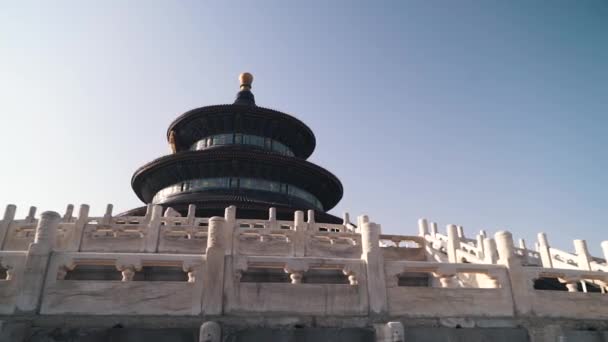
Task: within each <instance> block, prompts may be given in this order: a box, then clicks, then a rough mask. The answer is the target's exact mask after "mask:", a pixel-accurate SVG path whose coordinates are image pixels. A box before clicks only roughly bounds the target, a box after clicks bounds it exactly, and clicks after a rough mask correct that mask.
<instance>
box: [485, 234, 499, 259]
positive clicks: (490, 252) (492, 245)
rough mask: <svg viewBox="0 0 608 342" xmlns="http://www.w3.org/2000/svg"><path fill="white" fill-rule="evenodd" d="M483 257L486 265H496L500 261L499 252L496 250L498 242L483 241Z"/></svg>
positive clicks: (486, 239) (490, 239) (489, 239)
mask: <svg viewBox="0 0 608 342" xmlns="http://www.w3.org/2000/svg"><path fill="white" fill-rule="evenodd" d="M483 255H484V258H483V260H484V262H485V263H486V264H492V265H493V264H496V261H498V251H497V250H496V241H494V239H492V238H488V237H486V238H484V239H483Z"/></svg>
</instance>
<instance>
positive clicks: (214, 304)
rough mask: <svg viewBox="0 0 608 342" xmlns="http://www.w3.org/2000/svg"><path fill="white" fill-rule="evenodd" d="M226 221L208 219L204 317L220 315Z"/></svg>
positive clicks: (215, 218) (222, 294)
mask: <svg viewBox="0 0 608 342" xmlns="http://www.w3.org/2000/svg"><path fill="white" fill-rule="evenodd" d="M225 228H226V220H225V219H224V218H223V217H219V216H214V217H212V218H210V219H209V231H208V238H207V253H206V260H207V262H206V266H207V267H206V274H205V276H203V311H204V313H205V315H221V314H222V311H223V306H222V305H223V304H222V303H223V297H224V264H225V253H226V252H225V250H226V238H225V237H224V230H225Z"/></svg>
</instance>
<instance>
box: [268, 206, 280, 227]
mask: <svg viewBox="0 0 608 342" xmlns="http://www.w3.org/2000/svg"><path fill="white" fill-rule="evenodd" d="M268 228H270V229H279V224H278V223H277V208H269V209H268Z"/></svg>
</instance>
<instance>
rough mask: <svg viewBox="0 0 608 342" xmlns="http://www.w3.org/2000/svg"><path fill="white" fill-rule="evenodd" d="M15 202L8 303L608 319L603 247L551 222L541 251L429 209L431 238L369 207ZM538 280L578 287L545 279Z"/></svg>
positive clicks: (0, 297)
mask: <svg viewBox="0 0 608 342" xmlns="http://www.w3.org/2000/svg"><path fill="white" fill-rule="evenodd" d="M7 209H8V210H7V212H6V213H5V215H4V217H3V219H2V221H0V237H2V239H3V240H2V245H3V246H4V248H5V250H3V251H0V313H2V314H6V315H10V314H14V313H17V312H19V313H22V314H33V315H35V314H42V315H56V314H78V315H147V314H148V315H167V314H168V315H201V314H203V315H209V316H213V315H223V314H235V315H257V314H260V313H263V312H264V313H273V314H277V315H281V314H284V313H292V314H305V315H315V316H316V315H318V316H324V315H325V316H367V315H403V316H411V317H417V316H420V317H453V316H463V315H473V316H475V315H480V316H492V317H505V316H514V315H532V316H540V317H557V316H559V317H562V316H564V317H565V316H567V317H576V314H577V312H578V311H580V310H584V309H583V308H584V307H587V306H589V307H590V308H591V309H590V313H589V314H588V315H587V316H584V315H583V316H581V317H592V316H593V315H596V317H601V318H602V319H604V318H606V317H608V313H606V311H608V309H605V308H606V307H608V306H607V305H606V304H608V303H606V298H608V297H604V296H605V293H606V292H607V278H606V275H605V274H607V273H605V272H600V271H605V270H606V266H607V265H606V262H605V259H600V258H594V257H591V256H590V254H589V252H588V251H587V246H586V244H585V243H584V241H582V240H575V243H574V245H575V251H576V252H575V253H566V252H563V251H560V250H557V249H554V248H551V247H549V244H548V242H547V239H546V236H544V234H541V235H539V242H538V243H537V245H538V247H537V250H536V251H531V250H529V249H527V248H526V247H525V243H524V242H521V241H520V243H519V246H518V247H515V245H514V242H513V238H512V236H511V234H510V233H508V232H498V233H496V234H495V235H494V236H493V237H488V236H487V235H486V234H485V232H483V231H482V232H480V234H479V235H477V238H476V239H474V240H473V239H468V238H466V237H465V236H464V230H463V229H462V227H459V226H456V225H449V226H448V227H447V234H446V235H445V236H443V235H441V234H439V233H438V232H437V231H436V224H431V227H433V226H434V227H435V228H434V229H433V228H431V229H430V231H429V229H428V224H427V223H426V220H421V221H420V222H419V230H420V231H419V232H420V235H419V236H401V235H386V234H382V229H381V227H380V225H378V224H376V223H373V222H371V221H370V220H369V218H367V217H366V216H361V217H359V218H358V220H357V224H356V226H355V225H354V224H352V223H350V222H348V219H345V222H344V224H342V225H339V224H338V225H330V224H322V223H317V222H315V221H314V213H308V220H307V221H304V213H303V212H301V211H297V212H296V213H295V214H294V220H293V221H281V220H276V211H275V210H274V209H272V208H271V209H270V210H269V217H268V220H241V219H236V208H235V207H229V208H226V212H225V215H224V217H212V218H198V217H195V215H194V213H195V209H196V208H194V207H193V206H191V207H190V208H189V212H188V215H186V216H185V217H181V216H178V215H177V214H176V213H175V212H171V211H170V210H169V211H166V212H165V213H164V214H163V213H162V212H161V210H160V207H158V206H150V207H149V208H148V212H147V213H146V215H145V216H142V217H115V216H113V215H112V208H111V206H109V207H108V208H107V210H106V213H105V214H104V215H103V216H101V217H89V216H88V206H81V207H80V209H79V214H78V216H77V217H74V216H73V215H72V211H73V207H71V206H70V207H68V210H67V211H66V214H65V215H63V217H61V216H60V215H59V214H57V213H54V212H45V213H43V214H42V215H40V217H39V218H36V217H35V211H34V210H30V215H28V217H27V218H26V219H24V220H15V219H14V207H10V206H9V208H7ZM32 227H33V228H32ZM602 247H604V251H606V250H607V249H608V245H607V244H606V243H603V244H602ZM11 248H14V249H17V248H24V250H21V251H19V250H17V251H10V250H7V249H11ZM564 260H565V261H564ZM568 260H571V262H568ZM535 263H536V264H540V265H542V267H538V266H535ZM562 263H565V264H564V265H563V264H562ZM566 265H569V266H572V267H571V268H570V269H566ZM3 275H5V276H3ZM3 277H4V279H2V278H3ZM541 278H542V279H541ZM544 278H547V279H548V280H547V279H544ZM539 279H541V280H542V281H552V282H554V283H555V281H558V282H563V284H564V285H563V286H564V287H565V289H567V290H569V291H570V292H567V291H561V292H560V291H546V290H539V289H535V287H538V286H539V284H541V285H542V282H539ZM543 279H544V280H543ZM579 284H580V285H579ZM579 286H580V287H581V289H579ZM586 287H587V289H586ZM587 290H588V291H587ZM592 290H593V291H592ZM594 291H596V292H600V293H592V292H594ZM293 298H306V300H305V301H298V303H300V304H297V305H294V301H293ZM594 301H595V302H594ZM560 307H562V308H563V307H568V308H570V307H572V309H571V310H570V311H571V312H568V313H564V314H560V313H558V311H559V308H560ZM562 311H563V310H562ZM560 315H562V316H560Z"/></svg>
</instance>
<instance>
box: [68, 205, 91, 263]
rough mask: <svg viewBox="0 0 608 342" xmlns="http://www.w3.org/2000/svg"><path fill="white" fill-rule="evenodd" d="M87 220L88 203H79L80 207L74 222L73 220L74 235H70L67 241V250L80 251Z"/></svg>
mask: <svg viewBox="0 0 608 342" xmlns="http://www.w3.org/2000/svg"><path fill="white" fill-rule="evenodd" d="M88 220H89V205H88V204H81V205H80V208H79V209H78V217H77V218H76V222H74V235H73V236H72V239H71V240H70V241H69V242H68V247H67V251H68V252H77V251H80V246H81V245H82V237H83V235H84V226H86V224H87V221H88Z"/></svg>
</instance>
